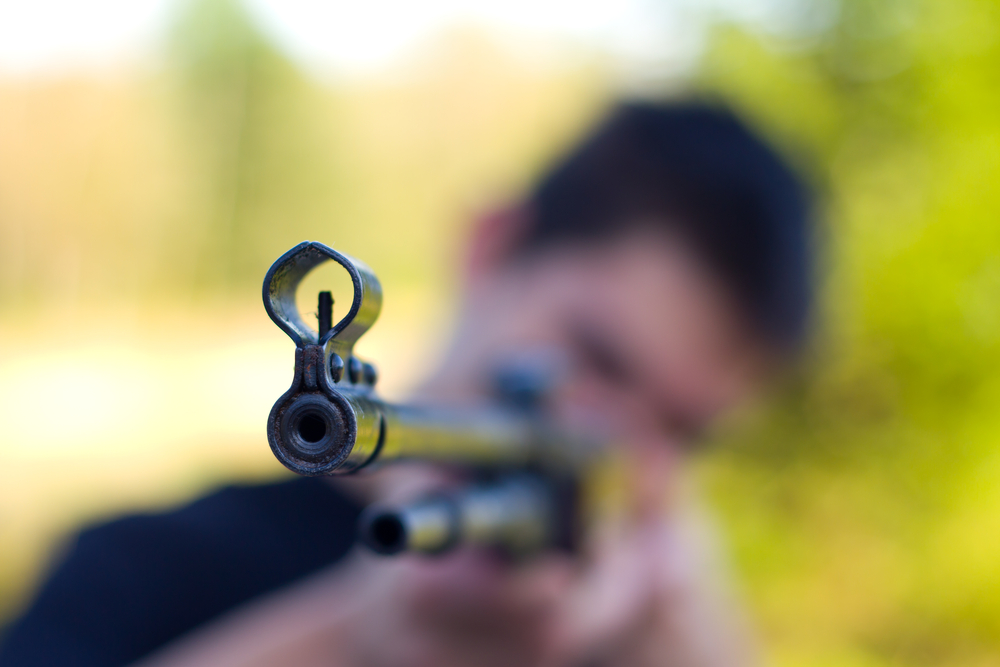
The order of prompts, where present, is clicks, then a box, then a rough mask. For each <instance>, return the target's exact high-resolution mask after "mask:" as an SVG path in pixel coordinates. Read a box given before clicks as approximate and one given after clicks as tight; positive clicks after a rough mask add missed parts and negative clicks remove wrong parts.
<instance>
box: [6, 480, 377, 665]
mask: <svg viewBox="0 0 1000 667" xmlns="http://www.w3.org/2000/svg"><path fill="white" fill-rule="evenodd" d="M358 511H359V510H358V508H357V507H356V506H355V505H354V504H353V503H352V502H350V501H349V500H347V499H346V498H345V497H344V496H342V495H341V494H339V493H337V492H336V491H335V490H334V489H333V488H331V487H330V486H329V485H328V484H326V483H325V482H322V481H320V480H315V479H297V480H293V481H290V482H283V483H278V484H268V485H259V486H233V487H227V488H225V489H222V490H220V491H217V492H215V493H213V494H211V495H209V496H206V497H204V498H201V499H200V500H197V501H195V502H193V503H191V504H189V505H187V506H185V507H182V508H180V509H177V510H174V511H171V512H166V513H161V514H145V515H133V516H128V517H124V518H121V519H118V520H116V521H112V522H110V523H106V524H104V525H101V526H97V527H94V528H91V529H88V530H86V531H84V532H82V533H81V534H80V535H79V536H78V537H77V538H76V540H75V541H74V543H73V545H72V547H71V549H70V550H69V552H68V553H67V556H66V557H65V558H64V560H63V561H62V563H61V564H60V565H59V566H58V567H56V568H55V570H54V571H53V572H52V574H51V576H50V578H49V579H48V581H47V582H45V584H44V585H43V586H42V588H41V589H40V591H39V593H38V596H37V598H36V599H35V601H34V602H33V604H32V605H31V606H30V607H29V609H28V610H27V612H26V613H25V615H24V616H23V617H22V618H21V619H20V620H19V621H18V622H17V623H15V624H14V625H13V626H12V627H11V628H10V629H9V632H8V634H7V636H6V638H5V641H4V643H3V645H2V647H0V664H19V665H34V664H81V665H112V664H127V663H128V662H130V661H132V660H134V659H136V658H138V657H141V656H142V655H145V654H146V653H148V652H149V651H151V650H153V649H154V648H156V647H158V646H160V645H162V644H163V643H165V642H167V641H169V640H171V639H173V638H175V637H177V636H179V635H180V634H183V633H184V632H187V631H188V630H191V629H193V628H194V627H197V626H198V625H201V624H202V623H204V622H205V621H207V620H210V619H211V618H213V617H215V616H218V615H219V614H221V613H224V612H225V611H227V610H228V609H230V608H232V607H235V606H237V605H239V604H241V603H243V602H245V601H247V600H249V599H251V598H253V597H256V596H258V595H261V594H263V593H266V592H268V591H271V590H274V589H276V588H279V587H281V586H283V585H285V584H288V583H290V582H292V581H294V580H295V579H298V578H299V577H302V576H305V575H307V574H309V573H311V572H314V571H316V570H318V569H320V568H322V567H323V566H325V565H327V564H330V563H333V562H335V561H336V560H338V559H339V558H341V557H342V556H343V555H344V554H345V553H346V552H347V551H348V550H349V549H350V548H351V546H352V544H353V541H354V523H355V520H356V517H357V513H358ZM45 646H47V647H49V648H44V647H45ZM60 647H65V648H64V649H61V648H60ZM59 650H66V651H70V650H72V652H73V654H74V655H76V656H77V657H75V658H74V657H71V656H70V655H65V656H63V655H62V654H59V653H56V651H59ZM22 654H23V655H25V656H27V658H19V659H15V658H14V656H15V655H18V656H20V655H22ZM42 654H44V658H43V659H36V660H33V659H31V656H32V655H38V656H39V657H40V658H42ZM81 655H93V656H94V657H95V659H94V660H92V661H90V662H86V661H82V660H81V659H80V657H79V656H81ZM98 656H100V659H98ZM64 659H65V660H67V661H64Z"/></svg>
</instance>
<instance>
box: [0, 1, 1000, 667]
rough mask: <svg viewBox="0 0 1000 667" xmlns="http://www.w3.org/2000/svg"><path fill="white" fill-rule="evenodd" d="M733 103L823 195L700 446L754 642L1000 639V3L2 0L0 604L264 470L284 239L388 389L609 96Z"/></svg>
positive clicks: (982, 649)
mask: <svg viewBox="0 0 1000 667" xmlns="http://www.w3.org/2000/svg"><path fill="white" fill-rule="evenodd" d="M690 94H700V95H705V96H709V97H712V98H716V99H720V100H724V101H726V102H727V103H729V104H731V105H732V106H734V107H735V108H736V109H738V110H739V111H740V112H741V113H743V114H744V115H745V117H746V118H747V120H748V121H749V122H750V123H751V124H752V125H754V126H755V127H757V128H758V129H759V130H760V131H761V132H763V133H764V134H765V135H767V136H768V137H769V138H770V139H771V140H772V141H773V142H774V143H775V144H776V145H777V146H778V147H779V148H780V149H781V150H782V151H784V152H785V154H786V155H787V156H788V157H789V159H790V160H792V161H793V162H794V163H795V164H797V165H798V166H799V167H800V168H801V169H803V170H804V172H805V173H806V174H807V177H808V178H809V180H810V181H811V182H812V183H813V184H814V185H815V187H816V188H817V189H818V191H819V192H820V193H821V196H822V202H823V205H822V216H823V228H822V241H823V243H822V245H823V267H822V274H823V276H822V277H823V280H822V292H821V306H820V312H819V318H818V322H817V327H816V335H815V340H814V344H813V346H812V349H811V351H810V353H809V355H808V358H807V359H806V363H804V364H803V366H802V368H801V370H800V371H798V372H797V373H796V374H795V376H794V377H791V378H789V379H788V381H786V382H785V384H784V385H783V386H782V387H781V388H780V389H779V391H777V392H776V394H775V395H774V396H773V397H772V398H770V399H769V400H767V401H766V402H764V403H763V404H761V405H759V406H757V407H756V408H755V409H754V410H752V411H749V412H748V413H747V414H743V415H740V416H739V417H738V418H736V419H734V420H733V423H732V424H730V425H728V427H727V428H725V429H723V430H722V432H721V433H720V434H719V435H718V436H717V440H718V442H717V444H716V446H715V447H714V448H713V449H712V450H711V452H710V453H709V454H708V455H707V456H706V457H704V458H703V459H702V460H701V461H700V462H699V464H698V469H697V474H698V476H699V477H700V478H701V483H702V484H703V485H704V487H705V489H706V492H707V494H708V496H709V498H710V500H711V503H712V505H713V506H714V508H715V510H716V511H717V512H718V514H719V515H720V520H721V522H722V523H723V525H724V529H725V533H726V536H727V539H728V541H729V547H730V549H731V551H732V552H733V558H734V561H735V569H736V570H737V572H738V575H739V578H740V579H741V585H742V588H743V593H744V595H745V597H746V598H747V600H748V604H749V606H750V608H751V610H752V612H753V615H754V619H755V622H756V624H757V625H758V627H759V629H760V634H761V637H762V642H763V644H764V646H765V648H766V652H767V655H768V657H769V661H770V664H773V665H778V666H781V667H792V666H804V665H810V666H817V667H834V666H836V667H874V666H881V665H894V666H895V665H973V666H978V665H1000V447H998V445H1000V374H998V370H1000V224H998V216H1000V190H998V188H997V185H996V183H997V182H998V179H1000V6H998V5H997V4H996V3H994V2H987V1H985V0H839V1H838V0H703V1H701V2H698V1H697V0H626V1H617V2H616V1H612V0H606V1H597V0H589V1H583V0H577V1H569V0H532V1H530V2H529V1H528V0H507V1H505V2H501V1H499V0H496V1H484V2H479V3H470V2H458V0H425V1H423V2H405V1H402V0H399V1H396V0H377V1H374V2H367V3H347V2H327V3H320V2H310V1H309V0H294V1H290V0H289V1H284V2H279V1H278V0H243V1H242V2H241V1H240V0H173V1H171V0H141V1H140V0H93V1H91V2H85V3H81V2H72V1H71V0H34V1H33V2H31V3H26V2H14V1H13V0H0V622H2V620H3V619H5V618H8V617H9V616H10V615H11V614H14V613H16V612H17V609H18V607H19V605H20V604H22V603H23V601H24V600H25V596H27V595H29V594H30V592H31V590H32V586H33V585H34V583H35V581H36V577H38V576H39V574H40V572H42V571H43V569H44V567H45V566H46V563H47V562H48V561H49V558H50V557H51V555H52V554H53V553H56V552H57V551H58V548H59V544H60V541H61V540H63V539H65V538H66V536H67V535H68V534H71V532H72V531H73V530H74V529H76V528H77V527H79V526H80V525H81V524H85V523H87V522H92V521H96V520H101V519H104V518H107V517H111V516H114V515H116V514H117V513H120V512H124V511H126V510H132V509H135V508H142V509H150V510H155V509H157V508H162V507H166V506H169V505H171V504H175V503H178V502H182V501H184V500H185V499H188V498H190V497H192V496H194V495H196V494H198V493H201V492H203V491H205V490H206V489H208V488H209V487H212V486H216V485H220V484H224V483H232V482H239V481H247V480H261V479H269V478H278V477H280V476H282V475H283V474H284V473H283V472H282V469H281V468H280V466H279V465H278V464H277V463H276V462H275V461H274V459H273V458H272V456H271V454H270V451H269V450H268V447H267V443H266V439H265V434H264V422H265V419H266V415H267V412H268V409H269V408H270V405H271V403H272V402H273V401H274V400H275V398H276V397H277V396H278V395H279V394H280V393H281V392H282V391H284V389H285V388H286V387H287V385H288V383H289V382H290V380H291V366H292V347H291V344H290V342H289V341H288V339H287V338H285V336H284V334H282V333H281V332H280V331H279V330H278V329H277V328H276V327H274V326H273V325H272V324H271V323H270V321H269V320H268V319H267V318H266V316H265V314H264V311H263V308H262V306H261V304H260V291H259V290H260V283H261V280H262V278H263V275H264V272H265V270H266V269H267V267H268V266H269V264H270V263H271V262H272V261H273V260H274V259H275V258H276V257H277V256H278V255H280V254H281V253H282V252H284V251H285V250H286V249H288V248H289V247H291V246H292V245H294V244H295V243H297V242H299V241H301V240H303V239H315V240H322V241H324V242H326V243H329V244H331V245H334V247H336V248H338V249H341V250H344V251H346V252H349V253H351V254H352V255H355V256H357V257H359V258H362V259H363V260H364V261H366V262H367V263H368V264H370V265H371V266H372V267H373V268H374V270H375V271H376V273H377V274H378V275H379V277H380V278H381V280H382V282H383V285H384V288H385V294H386V298H385V304H384V308H383V316H382V319H381V320H380V322H379V324H378V326H376V327H375V329H374V331H373V332H372V333H371V334H369V336H368V337H366V338H365V339H364V341H363V343H362V345H361V348H360V352H361V353H362V355H363V356H366V357H368V358H371V359H374V360H375V361H377V362H378V364H379V366H380V369H381V374H382V378H383V379H382V381H381V382H382V385H383V391H384V393H386V394H387V395H389V396H390V397H400V396H403V395H405V392H406V390H407V388H408V387H411V386H413V384H414V383H415V382H416V381H417V380H418V379H419V378H420V376H421V374H422V373H423V372H425V371H426V370H427V369H428V368H430V367H431V366H432V365H433V363H434V360H435V358H436V357H437V355H438V354H439V353H440V351H441V349H442V347H443V346H444V345H445V344H446V340H445V339H444V336H445V335H446V332H447V331H448V327H449V322H450V319H451V317H452V309H453V307H454V302H453V301H454V296H455V294H456V286H457V279H458V264H459V252H460V248H461V244H462V241H463V238H464V229H465V227H466V225H467V223H468V221H469V219H470V217H471V216H473V215H475V214H476V212H478V211H482V210H483V209H486V208H489V207H490V206H491V205H495V204H496V203H498V202H501V201H503V200H504V199H505V198H507V197H511V196H516V194H517V193H518V192H519V191H520V189H521V188H523V187H524V186H525V184H527V183H529V182H530V180H531V179H532V177H533V176H534V175H536V174H537V173H538V172H539V171H540V170H541V169H543V168H544V167H545V165H546V164H547V162H548V161H549V160H550V159H552V157H553V156H554V155H555V154H556V153H557V152H558V151H559V149H560V148H561V147H563V146H564V145H566V144H567V143H568V142H571V141H572V140H573V139H574V138H575V137H576V136H578V133H580V132H581V131H582V130H583V129H584V128H586V127H587V125H588V123H589V122H591V121H592V120H593V119H594V118H596V117H597V116H598V115H599V114H600V113H601V112H602V111H603V110H604V109H605V108H606V107H607V105H608V104H609V103H611V102H612V101H613V100H615V99H617V98H620V97H622V96H658V97H662V96H671V95H690Z"/></svg>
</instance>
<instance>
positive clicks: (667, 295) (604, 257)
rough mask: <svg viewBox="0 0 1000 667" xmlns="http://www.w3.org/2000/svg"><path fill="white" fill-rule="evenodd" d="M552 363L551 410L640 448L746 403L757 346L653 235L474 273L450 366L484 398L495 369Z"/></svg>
mask: <svg viewBox="0 0 1000 667" xmlns="http://www.w3.org/2000/svg"><path fill="white" fill-rule="evenodd" d="M541 350H544V351H545V352H546V353H547V355H540V357H541V358H548V359H554V358H558V359H559V361H560V363H559V364H557V366H558V367H559V368H560V372H559V380H560V381H559V382H558V383H557V384H556V389H555V390H554V392H553V395H552V396H551V400H552V405H553V408H554V410H555V412H556V414H557V415H558V416H559V418H560V419H562V420H563V421H564V422H566V423H567V425H571V426H572V427H575V428H583V429H586V430H587V431H588V432H592V433H593V432H598V433H602V434H606V435H607V436H609V437H613V438H615V439H616V440H618V439H624V440H627V441H629V442H633V443H636V444H638V445H641V444H643V443H650V444H651V443H661V444H662V443H666V444H668V445H670V446H671V447H672V448H673V449H677V450H679V449H684V448H686V447H687V446H689V445H691V444H692V443H693V442H694V441H695V440H696V439H697V437H698V435H699V433H700V432H701V431H703V430H704V428H705V427H707V426H708V425H709V424H710V423H711V422H712V420H713V419H714V418H715V417H716V416H718V415H719V413H720V412H722V411H724V410H726V409H727V408H729V407H731V406H733V405H734V404H736V403H737V402H739V401H740V400H741V399H743V398H744V397H746V396H747V395H748V394H749V393H751V391H752V390H753V389H754V387H755V386H756V385H757V384H758V382H759V381H760V379H761V378H762V376H763V374H764V371H765V370H766V367H767V362H766V360H767V354H766V351H765V347H764V346H763V345H761V344H760V343H759V341H758V340H757V339H756V338H755V337H753V336H752V335H751V334H750V330H749V328H748V327H747V326H745V324H744V322H743V320H742V318H741V317H740V313H739V310H738V308H737V307H736V305H735V303H734V302H733V301H732V300H731V298H730V296H729V294H728V292H727V291H726V289H725V288H724V287H723V286H722V285H721V284H720V283H719V282H718V280H717V279H716V277H715V275H714V274H713V273H712V272H711V271H710V270H709V269H708V268H707V267H706V266H704V265H703V263H702V262H701V261H700V260H699V258H698V257H697V256H696V255H695V254H694V253H693V252H691V250H690V249H689V248H688V246H687V245H686V244H685V243H684V242H683V241H681V240H680V239H678V238H676V237H672V236H670V235H667V234H665V233H661V232H653V231H650V232H635V233H631V234H628V235H626V236H623V237H621V238H619V239H617V240H613V241H609V242H606V243H601V244H597V243H595V244H591V245H580V246H567V247H565V248H562V249H554V250H548V251H544V252H542V253H540V254H538V255H536V256H532V257H530V258H528V259H524V260H516V261H508V262H501V263H498V264H497V265H495V266H492V267H487V268H485V269H484V270H482V271H478V272H477V271H474V272H473V275H472V278H471V279H470V290H469V293H468V302H467V309H466V317H465V319H464V324H463V326H462V328H461V330H460V334H459V337H458V343H457V345H456V347H455V350H454V355H453V357H452V359H451V360H450V364H451V366H452V367H453V368H457V369H459V371H458V373H457V375H456V376H454V377H455V379H460V377H461V376H462V375H463V374H465V375H466V376H467V379H468V380H469V382H456V383H455V386H456V388H460V389H462V390H465V391H469V390H470V388H471V387H470V385H471V383H472V382H478V383H479V384H478V387H477V390H478V391H480V392H482V391H485V385H484V383H485V382H486V381H487V378H488V377H489V374H490V373H491V372H492V370H493V369H495V368H496V367H498V366H499V365H502V364H503V363H504V362H505V361H506V360H508V359H518V358H523V357H524V355H525V354H533V353H537V352H538V351H541Z"/></svg>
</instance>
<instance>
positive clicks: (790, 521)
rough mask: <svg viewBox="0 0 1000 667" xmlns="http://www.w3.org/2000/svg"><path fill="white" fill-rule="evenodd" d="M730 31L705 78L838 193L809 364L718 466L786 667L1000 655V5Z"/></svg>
mask: <svg viewBox="0 0 1000 667" xmlns="http://www.w3.org/2000/svg"><path fill="white" fill-rule="evenodd" d="M998 10H1000V8H998V7H997V6H996V5H995V4H994V3H990V2H978V1H975V0H968V1H967V0H957V1H948V2H905V1H897V0H887V1H878V0H845V1H844V2H842V3H840V4H839V6H838V14H837V19H836V20H835V21H832V22H830V24H829V25H827V26H825V27H823V28H822V29H821V30H818V31H816V32H814V33H812V34H802V33H797V34H785V35H781V34H766V33H760V32H758V33H754V32H753V31H748V30H745V29H737V28H735V27H732V26H730V27H725V26H722V27H719V28H718V29H717V30H716V32H715V33H714V36H713V38H712V40H711V45H710V48H709V51H708V53H707V55H706V58H705V60H704V63H703V66H702V70H701V72H700V73H699V77H700V78H699V85H700V86H701V87H702V88H703V89H704V90H707V91H710V92H711V94H716V95H720V96H721V97H723V98H724V99H726V100H728V101H730V102H731V103H732V104H734V105H735V106H736V107H738V108H739V109H741V110H743V111H744V112H745V113H746V114H747V115H748V116H749V117H750V118H751V119H753V120H754V122H756V123H758V124H759V126H760V127H761V128H763V129H765V131H767V132H768V133H769V134H770V135H771V136H772V137H774V138H775V140H776V141H778V142H779V144H782V145H785V146H786V147H787V148H788V150H789V152H790V154H791V155H792V156H793V157H794V158H797V159H799V160H800V162H801V164H802V165H803V167H804V168H806V170H807V171H808V173H809V174H811V176H812V179H813V181H814V183H815V184H816V186H817V188H818V189H819V190H820V192H821V193H822V194H823V197H824V206H823V214H824V215H823V217H824V226H823V229H822V234H821V242H822V243H821V247H822V250H823V256H824V260H825V261H824V265H823V267H822V271H821V273H822V282H821V284H822V293H821V297H822V298H821V302H820V309H819V312H818V326H817V331H816V337H815V341H814V345H813V349H812V351H811V354H810V358H809V359H808V363H807V364H805V367H804V368H802V369H801V370H800V371H799V372H798V373H797V374H796V376H795V377H793V378H790V379H789V380H788V381H787V384H786V386H785V388H784V390H783V391H782V392H781V393H780V395H778V396H777V397H776V398H775V399H774V400H773V401H772V402H771V403H770V404H769V405H768V406H766V409H764V410H762V411H761V412H760V413H759V414H755V415H753V416H752V417H750V418H749V421H751V422H752V424H751V426H750V428H749V429H746V430H743V429H740V430H739V431H738V434H737V435H736V436H734V439H736V440H738V441H737V442H731V443H729V444H728V445H727V446H725V447H722V448H721V449H720V450H719V451H717V452H716V454H715V455H714V456H713V457H711V458H710V460H708V461H706V462H705V467H706V470H705V474H706V477H707V478H708V480H709V481H710V486H711V487H712V489H713V491H714V496H715V498H716V499H718V501H719V502H720V504H721V505H722V506H723V507H724V508H725V510H724V513H725V515H726V517H727V525H728V527H729V528H730V530H731V531H732V536H731V538H732V542H733V545H734V547H735V550H736V552H737V554H738V560H739V563H740V564H741V567H742V569H743V570H744V571H745V573H746V575H747V578H748V582H749V583H748V586H749V589H750V596H751V598H752V599H753V600H754V601H755V604H756V605H757V608H758V609H759V611H760V613H761V619H762V622H763V624H764V626H765V627H766V629H767V633H768V636H769V637H770V640H771V641H770V646H771V647H772V648H773V649H774V651H775V656H776V657H777V658H778V661H779V663H780V664H789V665H799V664H810V665H817V664H818V665H827V664H836V665H932V664H933V665H959V664H962V665H987V664H989V665H993V664H1000V567H998V564H1000V447H998V445H1000V409H998V408H1000V402H998V401H1000V381H998V379H1000V378H998V374H997V369H998V365H1000V317H998V313H1000V225H998V224H997V221H998V220H1000V196H998V195H1000V191H998V188H997V185H996V184H997V183H998V178H1000V143H998V140H1000V87H998V85H997V83H998V77H1000V13H998Z"/></svg>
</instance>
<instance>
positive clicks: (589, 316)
mask: <svg viewBox="0 0 1000 667" xmlns="http://www.w3.org/2000/svg"><path fill="white" fill-rule="evenodd" d="M809 221H810V211H809V196H808V193H807V192H806V189H805V187H804V186H803V184H802V183H801V181H800V180H799V179H798V178H797V177H796V175H795V174H794V173H793V172H792V170H791V169H790V168H789V167H788V166H787V165H786V164H785V163H784V162H783V161H782V160H781V159H780V158H779V157H778V156H777V155H776V154H775V153H774V152H773V151H772V150H771V149H770V148H769V147H768V146H767V145H765V144H764V143H763V142H762V141H761V140H760V139H759V138H757V137H756V136H755V135H754V134H753V133H752V132H750V131H749V130H748V129H747V128H746V127H745V126H744V125H743V124H742V123H741V122H740V121H739V120H737V119H736V118H735V117H734V116H733V115H732V114H731V113H729V112H727V111H725V110H723V109H720V108H718V107H713V106H706V105H701V104H691V103H688V104H670V105H660V104H653V103H632V104H624V105H621V106H619V107H618V108H617V109H616V110H615V111H614V112H613V113H612V114H611V115H610V116H609V117H608V118H607V120H606V121H605V122H603V123H602V124H601V125H599V126H598V127H597V129H596V130H595V131H594V133H593V134H591V135H590V136H589V137H588V138H587V139H585V141H583V142H582V143H581V144H580V145H579V146H578V147H577V148H575V149H574V150H572V151H571V152H570V153H569V154H568V155H567V156H566V157H564V158H563V159H562V160H561V161H560V162H558V163H557V164H556V166H555V167H554V168H553V169H551V170H550V171H549V172H548V174H547V175H545V176H544V178H542V179H541V180H540V182H539V183H538V185H537V187H536V188H535V189H534V190H533V191H531V192H530V194H529V195H528V197H527V198H526V200H525V201H524V202H523V203H522V204H521V205H518V206H515V207H512V208H510V209H508V210H506V211H504V212H502V213H498V214H495V215H492V216H487V217H484V218H483V219H482V220H481V221H480V224H479V225H478V226H477V228H476V231H475V233H474V235H473V239H472V243H471V244H470V252H469V280H470V286H469V294H468V299H467V307H466V317H465V318H464V320H463V327H462V329H461V330H460V333H459V337H458V340H457V343H456V347H455V354H456V357H457V359H456V360H455V361H457V362H458V367H460V368H461V367H466V368H470V369H475V370H476V371H477V372H479V374H480V375H485V373H487V372H488V367H489V366H491V365H496V364H499V363H503V361H504V360H505V359H506V358H509V357H510V356H517V355H523V353H524V352H525V351H526V350H537V349H542V348H545V349H550V350H557V351H558V352H559V354H560V355H561V356H562V357H563V358H565V359H568V360H569V361H570V363H568V364H566V368H568V369H569V372H568V374H567V377H566V381H565V382H564V383H563V384H562V385H561V387H562V388H561V389H560V390H559V393H558V395H557V396H556V403H557V408H558V409H560V410H561V411H562V412H563V413H565V416H566V417H567V418H568V419H570V420H572V421H574V422H578V423H580V424H583V425H587V426H588V427H590V426H592V427H594V428H606V429H610V430H613V431H615V432H616V433H620V432H627V433H628V434H631V435H632V436H633V437H635V438H638V439H649V438H654V439H655V437H656V434H657V433H659V434H660V435H661V436H662V435H666V436H668V438H669V439H673V440H677V441H678V442H679V443H680V444H685V443H686V442H687V441H688V440H690V439H691V438H692V437H694V435H695V434H696V433H697V432H698V431H700V430H701V429H702V428H703V427H704V426H706V425H707V424H708V422H710V421H711V419H712V418H713V417H714V416H715V415H716V414H717V413H718V412H719V411H721V410H722V409H724V408H726V407H728V406H730V405H732V404H733V403H735V402H737V401H738V400H739V399H740V398H742V397H743V396H745V395H746V394H747V393H748V392H749V391H751V390H752V389H753V387H754V386H755V385H756V384H757V383H758V382H759V380H760V379H761V377H763V376H764V375H765V374H766V371H767V370H768V368H769V367H770V366H772V365H773V360H774V359H776V358H778V357H780V356H781V355H783V354H786V353H787V352H788V351H790V350H793V349H795V348H796V347H797V346H799V345H800V343H801V342H802V340H803V337H804V335H805V332H806V329H807V322H808V313H809V305H810V304H809V302H810V295H811V282H812V281H811V278H812V276H811V268H812V262H811V260H812V257H811V248H810V227H809Z"/></svg>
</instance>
